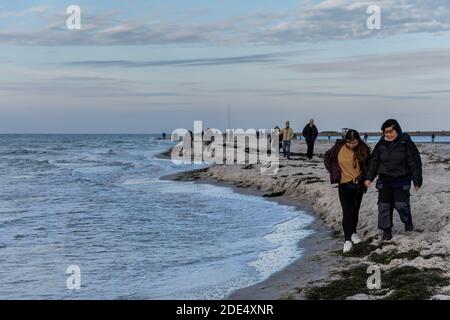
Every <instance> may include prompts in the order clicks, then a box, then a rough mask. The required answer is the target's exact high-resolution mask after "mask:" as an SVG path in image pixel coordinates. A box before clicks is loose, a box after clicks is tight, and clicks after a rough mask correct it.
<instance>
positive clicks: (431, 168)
mask: <svg viewBox="0 0 450 320" xmlns="http://www.w3.org/2000/svg"><path fill="white" fill-rule="evenodd" d="M331 143H334V142H326V141H325V142H324V141H321V142H317V143H316V156H315V157H314V160H313V161H307V160H306V159H305V155H304V154H303V153H302V152H301V151H303V150H305V146H304V143H303V142H301V141H295V142H294V143H293V145H292V148H291V151H292V155H293V156H292V160H291V161H288V160H284V159H282V160H281V161H280V171H279V172H278V174H277V175H276V176H262V175H260V173H259V171H258V170H259V168H260V165H228V166H227V165H212V166H210V167H208V168H204V169H200V170H195V171H188V172H182V173H178V174H173V175H169V176H165V177H164V178H165V179H171V180H176V181H194V182H196V183H206V184H218V185H222V186H228V187H232V188H233V189H234V190H235V191H237V192H239V193H244V194H246V193H247V194H257V195H264V194H266V195H273V197H267V199H268V200H274V201H277V202H279V203H284V204H289V205H293V206H295V207H297V208H299V209H300V210H304V208H308V209H310V210H306V211H307V213H312V214H313V216H314V217H315V221H314V223H313V224H312V225H310V226H308V227H307V228H308V229H311V228H313V229H314V230H315V231H316V230H317V232H314V233H313V234H312V235H310V236H308V237H306V238H305V239H301V240H300V241H299V242H298V244H297V245H298V246H301V248H302V249H304V253H303V255H302V257H300V258H298V259H296V260H295V261H294V262H293V263H291V264H290V265H288V266H287V267H285V268H284V269H282V270H281V271H279V272H276V273H274V274H272V275H271V276H270V277H269V278H268V279H266V280H263V281H262V282H259V283H257V284H255V285H251V286H249V287H246V288H241V289H238V290H236V291H234V292H233V293H231V294H230V295H229V296H228V297H227V298H228V299H232V300H234V299H247V300H258V299H360V300H369V299H412V300H415V299H450V268H449V266H450V263H449V262H450V260H449V255H448V252H449V251H450V224H449V223H448V222H449V220H450V208H448V205H447V204H448V203H450V196H449V194H450V191H448V190H447V189H448V179H449V178H450V166H448V164H449V163H450V159H449V156H450V146H449V145H447V144H418V147H419V150H420V151H421V155H422V160H423V162H424V178H425V181H426V182H425V184H424V187H423V188H422V190H421V192H420V193H418V194H413V195H412V198H411V201H412V202H411V205H412V208H413V216H414V219H415V222H416V226H417V229H416V231H415V232H413V233H410V234H406V233H404V232H403V230H402V224H401V223H400V221H399V219H398V215H395V218H394V239H393V240H392V241H390V242H387V243H383V242H381V241H380V237H379V232H378V228H377V218H376V217H377V209H376V197H377V193H376V191H374V190H373V189H372V190H370V191H369V192H368V193H367V194H366V195H365V197H364V200H363V205H362V209H361V212H360V224H359V226H358V234H359V235H360V237H361V238H362V239H363V243H362V244H361V245H357V246H355V250H354V252H352V254H350V255H346V256H345V257H344V256H343V255H342V253H340V251H341V249H342V248H341V245H342V243H340V242H341V239H340V238H341V237H342V231H341V208H340V204H339V201H338V199H337V190H336V187H335V186H333V185H330V184H329V180H328V179H329V178H328V173H327V172H326V170H325V169H324V167H323V163H322V162H323V161H322V155H323V153H324V152H325V151H326V150H328V149H329V148H330V147H331ZM166 154H167V155H169V154H170V151H167V152H166ZM428 181H430V182H428ZM427 182H428V183H427ZM427 203H428V204H429V205H427ZM337 238H338V239H337ZM374 265H376V266H378V267H380V268H381V270H382V274H383V276H385V277H387V278H388V280H384V279H383V285H384V286H386V288H383V289H382V290H379V291H376V292H374V291H368V290H367V288H366V280H367V277H368V275H367V276H366V274H367V273H366V269H367V267H368V266H374ZM397 273H399V274H400V275H398V274H397ZM411 273H412V275H411ZM394 275H395V276H394ZM399 276H400V277H402V276H411V277H413V280H409V282H412V283H411V286H406V285H405V286H404V287H398V285H397V284H396V282H395V278H396V277H397V278H398V277H399ZM344 278H346V279H344ZM425 278H431V279H433V281H434V282H436V283H439V285H436V286H435V287H432V288H431V287H430V288H428V284H427V283H423V279H425ZM347 279H348V281H347ZM343 280H345V281H347V282H342V281H343ZM339 281H341V282H339ZM347 283H350V284H351V285H348V284H347ZM416 283H417V284H418V285H422V286H423V288H422V289H423V290H420V292H418V290H417V288H415V287H414V285H415V284H416Z"/></svg>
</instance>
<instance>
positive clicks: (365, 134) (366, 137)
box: [364, 132, 369, 143]
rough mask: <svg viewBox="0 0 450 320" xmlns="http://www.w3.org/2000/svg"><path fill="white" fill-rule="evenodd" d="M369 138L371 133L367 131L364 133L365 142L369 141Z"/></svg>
mask: <svg viewBox="0 0 450 320" xmlns="http://www.w3.org/2000/svg"><path fill="white" fill-rule="evenodd" d="M368 139H369V135H368V134H367V132H366V133H364V142H365V143H367V140H368Z"/></svg>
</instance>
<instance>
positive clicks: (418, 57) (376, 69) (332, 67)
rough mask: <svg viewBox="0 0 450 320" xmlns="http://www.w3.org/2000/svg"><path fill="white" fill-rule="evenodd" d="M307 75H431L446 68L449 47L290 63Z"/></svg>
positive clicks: (293, 67)
mask: <svg viewBox="0 0 450 320" xmlns="http://www.w3.org/2000/svg"><path fill="white" fill-rule="evenodd" d="M291 68H292V69H293V70H295V71H297V72H301V73H307V74H337V75H341V76H343V77H347V78H348V76H352V77H355V78H365V79H369V80H370V79H373V78H376V77H397V76H398V77H403V76H405V75H415V74H417V75H424V74H426V73H430V74H435V73H436V72H443V71H445V70H447V69H449V68H450V49H435V50H422V51H415V52H397V53H386V54H379V55H376V54H374V55H363V56H353V57H348V58H342V59H337V60H332V61H326V62H316V63H303V64H296V65H293V66H291Z"/></svg>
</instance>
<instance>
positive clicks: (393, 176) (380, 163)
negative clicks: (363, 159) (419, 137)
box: [367, 123, 423, 187]
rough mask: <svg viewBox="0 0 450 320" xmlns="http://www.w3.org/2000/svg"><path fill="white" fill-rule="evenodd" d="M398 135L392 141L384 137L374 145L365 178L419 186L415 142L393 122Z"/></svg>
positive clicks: (420, 168) (398, 184)
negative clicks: (377, 177) (377, 178)
mask: <svg viewBox="0 0 450 320" xmlns="http://www.w3.org/2000/svg"><path fill="white" fill-rule="evenodd" d="M395 127H396V128H395V130H396V131H397V133H398V137H397V138H396V139H395V140H394V141H392V142H389V141H386V139H385V138H384V137H382V138H381V139H380V141H379V142H378V143H377V145H376V146H375V148H374V150H373V152H372V155H371V156H370V163H369V169H368V171H367V179H368V180H370V181H373V180H375V178H376V176H377V175H378V176H379V179H380V180H381V181H383V183H386V185H390V186H393V187H396V186H401V185H408V184H411V180H412V182H413V183H414V185H415V186H416V187H421V186H422V182H423V177H422V160H421V158H420V153H419V150H418V149H417V146H416V144H415V143H414V142H413V141H412V140H411V137H410V136H409V135H408V134H406V133H403V131H402V129H401V127H400V125H399V124H398V123H396V124H395Z"/></svg>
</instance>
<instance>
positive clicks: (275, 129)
mask: <svg viewBox="0 0 450 320" xmlns="http://www.w3.org/2000/svg"><path fill="white" fill-rule="evenodd" d="M273 130H274V131H275V134H276V135H278V153H279V152H280V150H281V149H283V134H282V133H281V130H280V127H279V126H276V127H275V128H273ZM272 148H275V146H272Z"/></svg>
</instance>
